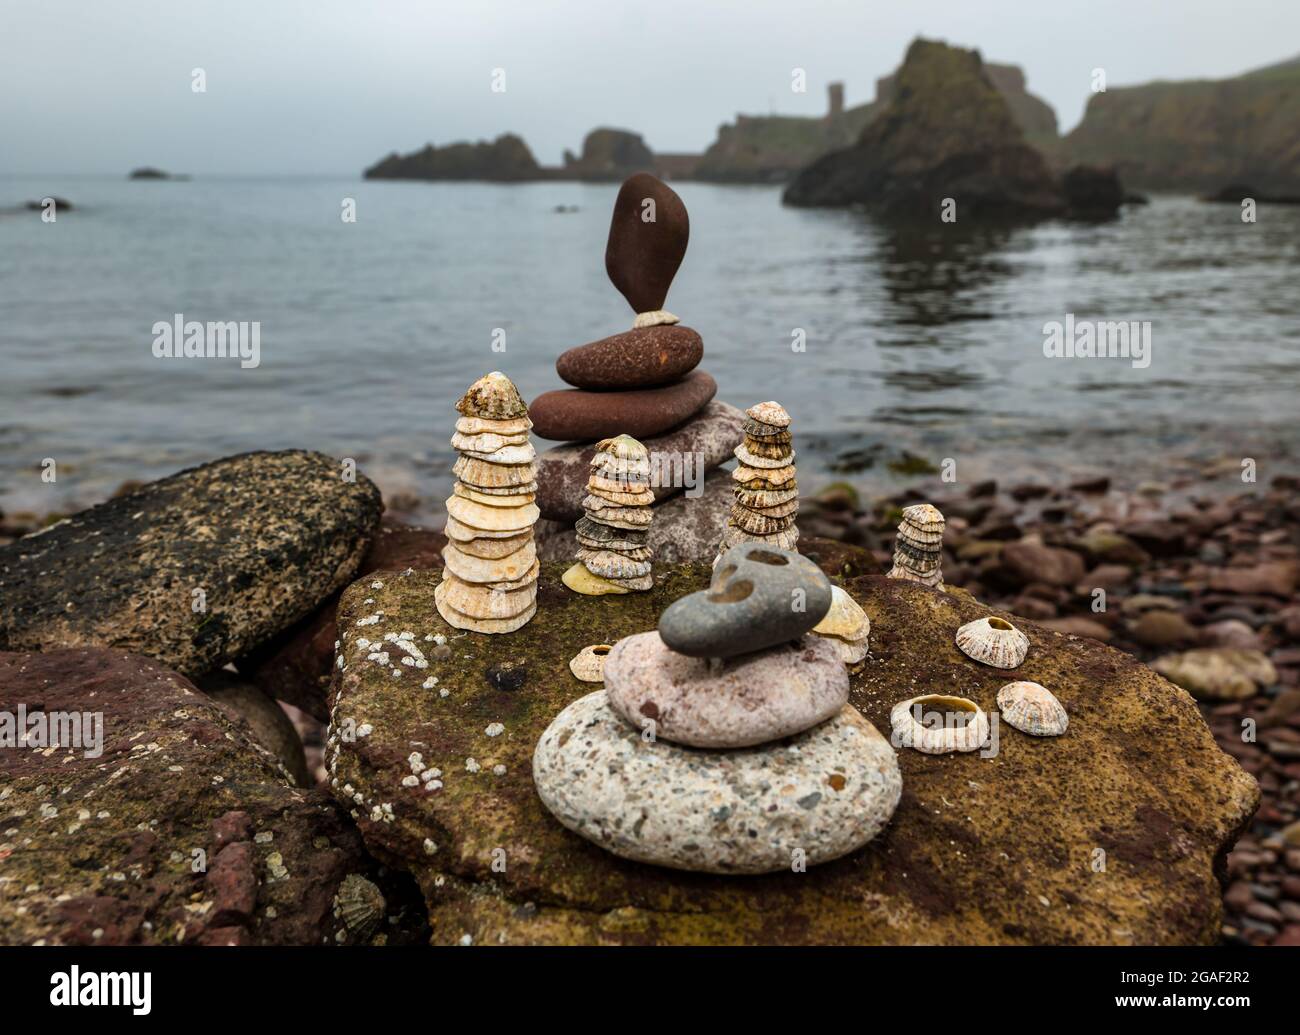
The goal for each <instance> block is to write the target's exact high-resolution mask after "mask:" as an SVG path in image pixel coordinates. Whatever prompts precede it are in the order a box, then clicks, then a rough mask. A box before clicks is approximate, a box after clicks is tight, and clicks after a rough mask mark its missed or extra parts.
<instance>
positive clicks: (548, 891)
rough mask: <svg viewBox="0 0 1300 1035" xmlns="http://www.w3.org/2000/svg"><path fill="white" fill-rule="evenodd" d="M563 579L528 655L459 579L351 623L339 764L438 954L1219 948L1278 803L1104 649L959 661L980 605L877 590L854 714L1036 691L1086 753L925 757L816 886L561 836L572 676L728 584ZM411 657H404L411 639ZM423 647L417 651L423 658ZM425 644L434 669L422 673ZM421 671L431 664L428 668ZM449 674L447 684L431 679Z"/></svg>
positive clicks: (427, 576)
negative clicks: (544, 770) (442, 947)
mask: <svg viewBox="0 0 1300 1035" xmlns="http://www.w3.org/2000/svg"><path fill="white" fill-rule="evenodd" d="M562 570H563V566H562V565H556V564H548V565H544V566H543V571H542V576H541V580H540V582H539V584H538V587H539V588H538V610H537V615H536V617H535V618H533V620H532V621H531V622H529V623H528V625H526V626H524V628H523V629H521V630H520V631H518V632H516V633H513V634H511V635H508V636H483V635H478V634H473V633H461V632H458V631H457V630H455V629H452V628H450V627H449V626H447V625H446V623H444V622H443V621H442V620H441V619H440V618H439V617H438V614H437V611H436V610H435V608H434V605H433V591H434V587H435V586H436V584H437V581H438V577H439V576H438V574H437V573H431V572H418V571H417V572H406V573H403V574H396V573H389V574H381V575H376V576H368V577H367V578H366V579H364V580H361V581H360V582H358V583H356V584H354V585H353V586H351V587H350V588H349V589H348V590H347V591H346V592H345V593H344V594H343V597H342V600H341V603H340V608H339V638H340V641H341V647H340V656H341V658H342V665H343V667H342V668H338V669H336V672H335V678H334V691H333V702H332V719H333V721H332V727H331V735H330V740H329V744H328V747H327V761H328V764H329V767H330V774H331V778H332V780H331V782H332V786H333V790H334V793H335V795H336V796H337V797H338V798H339V800H340V801H341V802H343V803H344V804H345V805H347V806H349V807H350V808H351V810H352V814H353V816H354V817H355V818H356V819H357V821H358V823H359V825H360V828H361V831H362V835H363V837H364V838H365V839H366V841H367V843H368V845H369V846H370V848H371V850H372V851H373V852H375V853H376V854H377V855H379V856H380V857H381V858H383V859H385V860H387V861H389V862H391V863H393V864H395V865H398V866H401V867H403V868H406V869H408V870H410V871H411V872H412V873H413V874H414V875H415V877H416V879H417V880H418V882H419V884H420V887H421V889H422V890H423V892H424V895H425V898H426V900H427V903H428V909H429V919H430V924H431V927H432V932H433V935H432V937H433V941H434V942H436V943H455V942H467V941H469V942H477V943H491V944H497V943H673V944H696V943H755V944H768V943H782V944H819V943H947V944H953V943H1031V944H1057V943H1067V944H1078V943H1142V944H1169V943H1205V942H1212V941H1214V940H1215V938H1216V937H1217V936H1218V929H1219V918H1220V891H1219V884H1218V881H1217V879H1216V875H1215V871H1216V867H1217V865H1218V864H1219V863H1220V862H1221V860H1222V858H1223V856H1224V854H1225V853H1226V851H1227V850H1228V848H1229V847H1230V846H1231V844H1232V843H1233V841H1234V840H1235V838H1236V836H1237V833H1238V831H1240V830H1241V828H1242V826H1243V825H1244V824H1245V823H1246V822H1247V821H1248V819H1249V817H1250V815H1251V814H1252V812H1253V811H1254V809H1255V807H1256V805H1257V802H1258V790H1257V788H1256V786H1255V784H1254V781H1253V780H1252V779H1251V778H1250V777H1249V776H1248V775H1246V774H1245V773H1244V772H1243V771H1242V770H1241V769H1240V768H1239V767H1238V766H1237V764H1236V763H1235V762H1234V761H1232V760H1231V759H1230V758H1229V757H1228V756H1227V755H1225V754H1223V753H1222V752H1221V751H1220V750H1219V749H1218V748H1217V747H1216V746H1215V743H1214V740H1213V738H1212V737H1211V735H1210V732H1209V730H1208V729H1207V728H1206V726H1205V723H1204V721H1203V720H1202V719H1201V717H1200V715H1199V713H1198V712H1197V709H1196V706H1195V704H1194V703H1193V702H1192V700H1191V698H1190V697H1188V695H1187V694H1186V693H1184V692H1183V691H1182V690H1180V689H1178V688H1177V687H1175V686H1173V685H1172V684H1171V683H1168V682H1166V681H1165V680H1164V679H1162V678H1161V677H1160V676H1158V675H1156V674H1155V673H1153V672H1152V671H1150V670H1149V669H1147V668H1146V667H1144V666H1143V665H1141V664H1140V663H1138V662H1137V661H1135V660H1133V659H1132V658H1130V657H1128V656H1127V655H1124V654H1121V653H1119V652H1117V651H1114V650H1111V649H1109V648H1107V647H1104V646H1102V645H1100V644H1097V643H1095V642H1091V641H1087V640H1081V639H1076V638H1073V637H1067V636H1064V635H1060V634H1056V633H1051V632H1048V631H1046V630H1042V629H1039V628H1037V627H1035V626H1033V625H1031V624H1029V623H1026V622H1019V623H1018V624H1019V625H1020V626H1021V627H1022V628H1023V629H1024V630H1025V631H1026V633H1027V634H1028V635H1029V638H1030V641H1031V645H1032V646H1031V650H1030V653H1029V657H1028V659H1027V660H1026V661H1025V663H1024V664H1023V665H1022V667H1021V668H1020V669H1018V670H1015V671H1011V672H999V671H995V670H992V669H988V668H983V667H980V666H978V665H976V664H975V663H974V662H972V661H971V660H970V659H968V658H966V657H965V656H964V655H963V654H961V653H960V652H959V651H958V650H957V648H956V646H955V645H954V642H953V636H954V633H955V631H956V629H957V627H958V626H959V625H961V624H962V623H964V622H967V621H970V620H972V619H974V618H977V617H980V616H982V615H984V614H987V613H988V611H987V609H986V608H984V607H982V606H981V605H980V604H978V603H977V602H975V601H973V600H971V599H970V598H969V597H967V596H965V595H963V594H959V593H952V594H944V593H941V592H937V591H935V590H931V589H928V588H926V587H923V586H918V585H915V584H913V583H908V582H901V581H895V580H890V579H886V578H883V577H880V576H872V575H868V576H860V577H857V578H854V579H850V580H848V581H847V582H845V583H844V585H845V587H846V588H847V589H848V591H849V592H850V593H851V594H852V595H853V597H854V598H855V599H856V600H858V602H859V603H861V604H862V606H863V607H864V608H865V609H866V611H867V614H868V615H869V616H870V618H871V625H872V631H871V646H872V652H871V655H870V656H869V657H868V658H867V660H866V661H865V662H864V663H863V664H861V665H860V666H858V667H857V668H856V669H854V670H853V671H852V673H851V694H850V703H851V704H853V705H854V706H855V707H857V708H858V709H859V710H860V711H861V712H862V713H863V714H864V715H865V716H866V718H867V719H869V720H870V721H871V722H872V723H873V724H874V725H875V726H876V728H877V729H879V730H880V731H881V732H882V733H884V734H886V735H888V731H889V725H888V714H889V709H890V708H891V706H892V705H894V704H896V703H897V702H898V701H900V700H902V699H904V698H907V697H912V696H915V695H917V694H922V693H954V692H956V693H961V694H965V695H967V696H969V697H971V698H973V699H974V700H975V701H977V702H978V703H979V704H980V705H981V706H982V707H983V708H984V709H985V710H987V711H990V712H991V711H992V710H993V709H994V708H995V707H996V703H995V697H996V694H997V690H998V688H999V687H1000V686H1002V685H1003V684H1004V683H1006V682H1009V681H1011V680H1014V679H1031V680H1035V681H1037V682H1041V683H1043V684H1044V685H1045V686H1047V687H1049V688H1051V689H1052V690H1053V691H1054V692H1055V693H1056V694H1057V696H1058V697H1059V698H1060V699H1061V701H1062V702H1063V703H1064V704H1065V706H1066V707H1067V708H1068V709H1069V710H1070V715H1071V722H1070V729H1069V732H1068V733H1067V734H1066V735H1065V736H1064V737H1061V738H1057V739H1050V740H1046V739H1034V738H1030V737H1026V736H1023V735H1021V734H1018V733H1016V732H1015V731H1014V730H1011V729H1009V728H1007V727H1006V726H1005V725H1003V726H1002V727H1001V731H1000V738H999V749H998V751H997V753H996V754H995V755H994V756H992V757H980V756H979V755H974V754H972V755H960V756H955V755H948V756H938V757H932V756H926V755H921V754H918V753H917V752H915V751H910V750H903V751H901V752H900V754H899V762H900V765H901V767H902V770H903V797H902V802H901V804H900V805H899V808H898V810H897V812H896V813H895V815H894V817H893V820H892V821H891V822H890V824H889V826H888V827H886V829H885V830H884V831H883V832H882V833H881V834H880V835H879V836H877V837H876V838H875V840H873V841H872V842H870V843H869V844H867V845H866V846H865V847H864V848H862V849H860V850H859V851H857V852H855V853H853V854H851V855H849V856H846V857H844V858H842V859H839V860H837V861H835V862H831V863H827V864H825V865H823V866H817V867H813V868H811V869H809V870H808V871H807V872H804V873H796V872H791V873H778V874H772V875H767V876H760V877H718V876H709V875H704V874H691V873H683V872H678V871H671V870H666V869H660V868H656V867H653V866H648V865H640V864H636V863H631V862H628V861H625V860H622V859H619V858H616V857H615V856H613V855H610V854H608V853H606V852H604V851H602V850H600V849H599V848H597V847H595V846H594V845H592V844H590V843H588V842H587V841H585V840H583V839H582V838H580V837H578V836H577V835H575V834H572V833H570V832H569V831H567V830H565V829H564V828H563V827H561V826H560V824H559V823H558V822H556V821H555V819H554V818H552V817H551V815H550V814H549V813H548V812H547V811H546V810H545V808H544V807H543V806H542V804H541V802H540V800H539V799H538V797H537V794H536V792H535V790H534V787H533V781H532V755H533V748H534V745H535V744H536V742H537V739H538V737H539V736H540V734H541V733H542V731H543V730H544V729H545V728H546V727H547V725H548V724H549V723H550V722H551V720H552V719H553V718H554V717H555V715H556V714H557V713H558V712H559V711H560V710H561V709H562V708H563V707H565V706H566V705H567V704H569V703H570V702H571V701H573V700H575V699H576V698H578V697H581V696H583V695H585V694H587V693H589V692H590V691H591V689H592V686H591V684H587V683H581V682H579V681H578V680H577V679H575V678H574V677H573V676H572V674H571V673H570V671H569V668H568V663H569V659H570V658H572V657H573V656H574V655H575V654H577V653H578V651H579V650H581V649H582V648H583V647H584V646H586V645H588V644H591V643H595V642H606V643H613V642H614V641H616V640H617V639H620V638H621V637H623V636H627V635H629V634H631V633H636V632H644V631H646V630H649V629H652V628H654V627H655V624H656V621H657V618H658V616H659V613H660V612H661V611H662V610H663V609H664V607H666V606H667V605H668V604H669V603H671V602H672V601H674V600H676V599H678V598H679V597H681V596H682V595H684V594H686V593H689V592H693V591H695V590H698V589H702V588H703V587H705V586H706V585H707V584H708V579H709V574H710V571H709V568H708V566H707V565H703V564H699V565H682V566H678V567H668V568H664V569H662V570H659V571H657V572H656V575H655V587H654V589H653V590H651V591H649V592H646V593H634V594H629V595H627V596H622V597H599V598H596V597H582V596H578V595H576V594H573V593H571V592H569V591H568V590H567V589H565V588H564V587H563V586H562V585H561V583H560V581H559V576H560V573H561V571H562ZM385 637H390V639H387V640H386V639H385ZM399 640H400V641H401V642H400V644H399V643H398V642H397V641H399ZM412 644H414V645H415V647H416V651H414V652H411V651H410V649H409V648H410V645H412ZM408 659H409V661H408ZM421 663H423V666H424V667H421Z"/></svg>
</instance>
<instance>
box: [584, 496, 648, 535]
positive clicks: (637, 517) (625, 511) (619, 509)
mask: <svg viewBox="0 0 1300 1035" xmlns="http://www.w3.org/2000/svg"><path fill="white" fill-rule="evenodd" d="M582 509H583V510H585V511H586V512H587V513H588V514H590V515H591V516H592V517H593V518H595V519H596V520H597V521H605V522H607V523H613V522H614V521H624V522H626V523H627V524H629V525H632V526H634V527H637V528H641V527H643V526H646V525H649V524H650V522H651V521H653V520H654V514H652V513H651V511H650V508H649V507H648V506H647V505H645V504H633V505H631V506H627V505H625V504H622V503H614V502H612V501H610V500H607V499H602V498H601V497H599V496H584V497H583V498H582Z"/></svg>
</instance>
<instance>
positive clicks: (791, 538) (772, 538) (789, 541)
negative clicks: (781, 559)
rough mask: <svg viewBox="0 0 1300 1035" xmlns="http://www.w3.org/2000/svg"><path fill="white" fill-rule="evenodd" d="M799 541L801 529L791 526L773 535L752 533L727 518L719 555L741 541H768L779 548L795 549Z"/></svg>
mask: <svg viewBox="0 0 1300 1035" xmlns="http://www.w3.org/2000/svg"><path fill="white" fill-rule="evenodd" d="M798 542H799V529H798V528H796V527H794V526H791V527H790V528H786V529H783V530H782V531H780V532H776V533H775V534H773V535H751V534H750V533H748V532H746V531H745V530H744V529H743V528H737V527H736V526H735V525H733V524H732V523H731V520H730V519H728V520H727V527H726V528H724V529H723V530H722V543H721V544H720V545H719V547H718V553H719V555H721V554H724V553H726V552H727V551H728V550H730V549H731V548H732V547H733V546H739V545H740V544H741V543H766V544H767V545H768V546H775V547H776V548H777V549H778V550H793V549H794V548H795V544H797V543H798Z"/></svg>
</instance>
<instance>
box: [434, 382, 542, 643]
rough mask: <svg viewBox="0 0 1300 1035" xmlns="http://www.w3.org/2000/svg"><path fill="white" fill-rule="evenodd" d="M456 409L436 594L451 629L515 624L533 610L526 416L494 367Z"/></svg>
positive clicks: (533, 483)
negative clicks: (449, 491)
mask: <svg viewBox="0 0 1300 1035" xmlns="http://www.w3.org/2000/svg"><path fill="white" fill-rule="evenodd" d="M456 409H457V411H459V413H460V414H461V417H460V419H459V420H458V421H456V434H455V435H454V436H452V440H451V444H452V447H453V448H454V449H455V450H456V451H457V452H458V453H460V459H458V460H457V461H456V464H455V466H454V467H453V468H452V472H453V473H454V474H455V475H456V484H455V486H454V488H453V491H452V495H451V497H450V498H448V500H447V546H446V548H445V549H444V550H443V552H442V558H443V565H444V567H443V575H442V582H441V583H439V585H438V588H437V589H436V590H435V591H434V600H435V602H436V604H437V606H438V613H439V614H440V615H442V617H443V619H444V620H445V621H446V622H447V624H448V625H452V626H454V627H455V628H457V629H469V630H472V631H474V632H482V633H508V632H514V631H515V630H516V629H519V628H521V627H522V626H524V625H525V624H526V623H527V622H528V620H529V619H530V618H532V617H533V615H534V613H536V611H537V574H538V571H539V569H540V565H539V564H538V561H537V551H536V549H535V547H534V545H533V524H534V523H535V522H536V521H537V517H538V512H537V507H536V505H535V504H534V503H533V500H534V499H535V498H536V494H537V478H536V468H535V466H534V464H533V460H534V458H535V456H536V454H535V453H534V451H533V447H532V444H531V443H530V442H529V440H528V429H529V428H531V427H532V422H531V421H530V420H529V419H528V408H527V407H526V406H525V405H524V401H523V400H522V399H521V398H520V397H519V392H518V391H517V390H516V389H515V386H514V385H513V384H511V382H510V379H509V378H508V377H506V376H505V374H502V373H500V372H498V371H493V372H492V373H490V374H487V375H486V376H484V377H481V378H479V379H478V380H477V381H475V382H474V383H473V384H472V385H470V387H469V391H467V392H466V393H465V395H464V397H463V398H462V399H461V400H460V402H458V403H457V404H456Z"/></svg>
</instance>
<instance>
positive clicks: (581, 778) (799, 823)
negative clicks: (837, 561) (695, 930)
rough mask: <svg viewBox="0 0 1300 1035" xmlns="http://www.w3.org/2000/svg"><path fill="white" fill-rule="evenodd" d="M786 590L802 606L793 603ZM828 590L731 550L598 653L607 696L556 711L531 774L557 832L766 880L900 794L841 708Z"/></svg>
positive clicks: (883, 761)
mask: <svg viewBox="0 0 1300 1035" xmlns="http://www.w3.org/2000/svg"><path fill="white" fill-rule="evenodd" d="M796 598H799V599H801V600H802V601H803V602H804V603H805V605H806V606H805V607H803V608H797V607H792V606H791V601H792V600H793V599H796ZM830 606H831V587H830V583H829V581H828V580H827V578H826V576H825V575H824V574H823V573H822V572H821V570H820V569H819V568H818V567H817V566H816V565H815V564H813V563H812V562H811V561H810V560H808V559H807V558H805V557H800V556H799V555H798V554H796V553H791V552H789V551H784V550H774V549H772V548H770V547H765V546H762V545H759V544H755V543H745V544H742V545H741V546H738V547H736V548H735V549H733V550H730V551H728V552H727V554H725V555H724V556H723V558H722V560H721V563H720V564H719V565H718V567H717V568H716V569H715V571H714V574H713V579H712V582H711V584H710V586H709V588H708V589H707V590H703V591H701V592H699V593H693V594H690V595H689V596H686V597H683V598H682V599H681V600H678V601H677V602H676V603H674V604H673V605H671V606H670V607H669V608H667V609H666V610H665V611H664V613H663V614H662V615H661V616H660V620H659V630H658V631H657V632H655V631H651V632H646V633H639V634H637V635H634V636H629V637H627V638H625V639H622V640H620V641H619V642H618V643H616V644H615V645H614V647H613V649H612V650H611V651H610V652H609V655H608V657H607V658H606V659H605V667H604V679H605V689H604V690H602V691H599V692H597V693H595V694H590V695H588V696H586V697H583V698H581V699H579V700H578V701H575V702H574V703H573V704H571V705H569V707H567V708H566V709H564V711H562V712H561V713H560V714H559V715H558V716H557V717H556V719H555V721H554V722H552V723H551V725H550V726H549V727H548V728H547V730H546V732H544V733H543V734H542V736H541V738H540V740H539V741H538V743H537V749H536V751H535V752H534V755H533V778H534V781H535V782H536V784H537V791H538V794H539V796H540V797H541V799H542V802H543V804H545V805H546V807H547V808H548V809H549V810H550V811H551V813H552V814H553V815H554V816H555V817H556V818H557V819H558V820H559V821H560V822H561V823H562V824H564V825H565V826H566V827H568V828H569V829H570V830H573V831H574V832H575V833H578V834H580V835H582V836H583V837H586V838H588V839H589V840H591V841H594V842H595V843H596V844H598V845H600V846H601V847H603V848H606V849H608V850H609V851H611V852H614V853H615V854H617V855H621V856H624V857H626V858H629V859H635V860H638V861H640V862H647V863H653V864H656V865H659V866H670V867H674V868H677V869H683V870H699V871H704V872H709V873H737V874H739V873H768V872H772V871H776V870H789V869H791V867H792V864H795V863H798V862H803V863H805V864H807V865H814V864H816V863H820V862H826V861H828V860H830V859H836V858H839V857H840V856H842V855H845V854H847V853H849V852H852V851H854V850H855V849H857V848H859V847H861V846H862V845H863V844H865V843H866V842H867V841H869V840H870V839H871V838H872V837H874V836H875V835H876V834H877V833H878V832H879V831H880V829H881V828H882V827H883V826H884V825H885V823H887V822H888V820H889V817H890V816H891V815H892V814H893V812H894V809H895V808H896V807H897V805H898V801H899V797H900V795H901V793H902V776H901V775H900V773H899V768H898V761H897V758H896V757H895V754H894V751H893V749H892V748H891V747H890V746H889V743H888V741H886V740H885V739H884V738H883V737H882V736H881V735H880V734H879V733H878V732H877V731H876V729H875V728H874V727H873V726H872V725H871V724H870V723H869V722H867V720H866V719H864V718H863V717H862V716H861V715H860V714H859V713H858V712H857V710H856V709H854V708H853V707H851V706H850V705H849V704H848V696H849V680H848V674H847V672H846V671H845V668H844V665H843V663H842V662H841V661H840V657H839V653H838V651H837V650H836V649H835V647H834V645H833V644H831V642H830V641H829V640H827V639H825V638H823V637H820V636H812V635H808V633H809V632H810V630H811V629H812V627H813V626H814V625H816V624H817V622H818V621H819V620H820V619H821V618H822V617H823V616H824V615H825V614H826V612H827V611H828V609H829V608H830Z"/></svg>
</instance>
